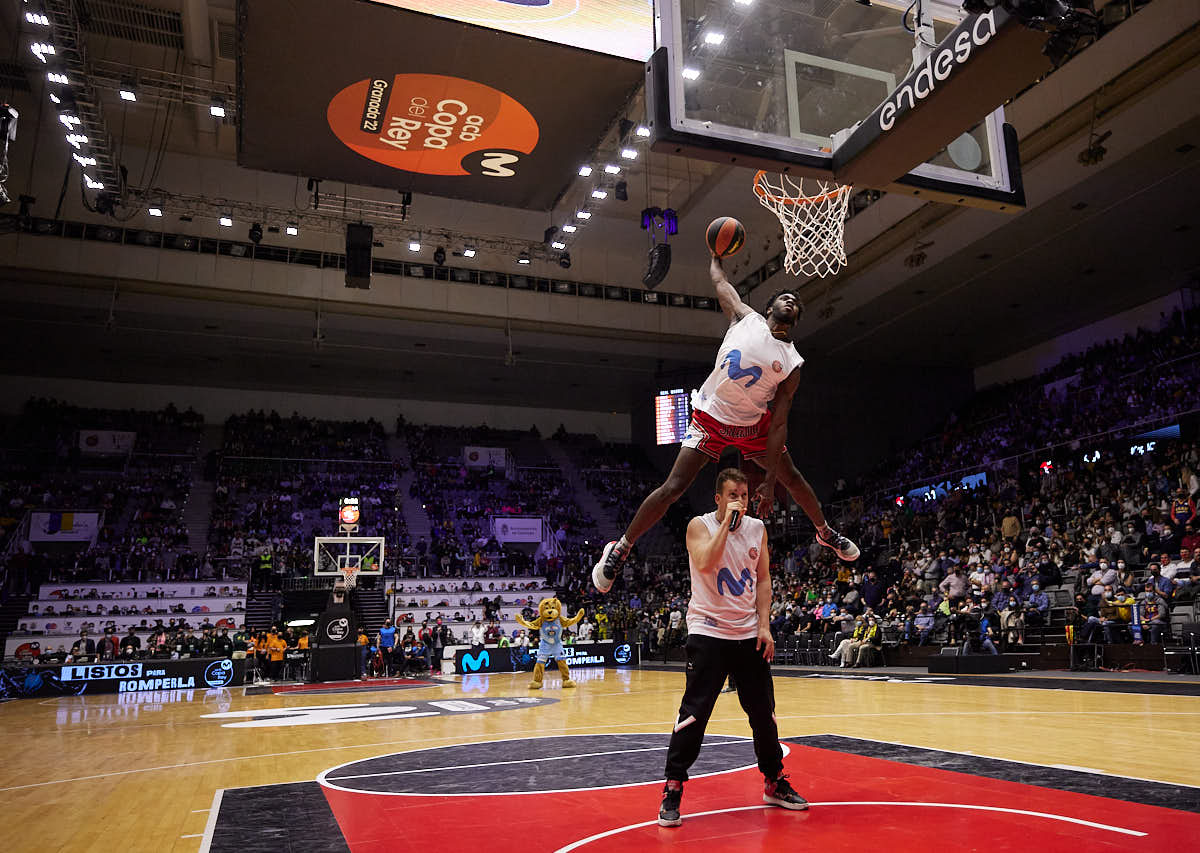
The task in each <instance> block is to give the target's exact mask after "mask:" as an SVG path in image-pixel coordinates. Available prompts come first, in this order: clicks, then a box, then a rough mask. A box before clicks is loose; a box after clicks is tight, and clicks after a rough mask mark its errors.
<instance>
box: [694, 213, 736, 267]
mask: <svg viewBox="0 0 1200 853" xmlns="http://www.w3.org/2000/svg"><path fill="white" fill-rule="evenodd" d="M704 239H705V241H706V242H707V243H708V250H709V251H710V252H712V253H713V254H714V255H716V256H717V257H718V258H724V257H728V256H729V255H732V254H734V253H735V252H737V250H738V249H740V248H742V244H743V243H745V242H746V229H745V228H743V227H742V223H740V222H738V221H737V220H736V219H734V218H733V217H732V216H718V217H717V218H716V219H714V220H713V221H712V222H710V223H708V229H707V230H706V231H705V232H704Z"/></svg>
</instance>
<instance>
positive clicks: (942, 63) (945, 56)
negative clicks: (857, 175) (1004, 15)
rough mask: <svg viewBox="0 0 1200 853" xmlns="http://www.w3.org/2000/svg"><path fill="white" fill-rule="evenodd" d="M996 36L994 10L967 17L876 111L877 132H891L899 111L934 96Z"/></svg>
mask: <svg viewBox="0 0 1200 853" xmlns="http://www.w3.org/2000/svg"><path fill="white" fill-rule="evenodd" d="M995 35H996V10H995V9H992V10H991V11H989V12H988V13H987V14H985V15H976V16H974V17H973V18H967V19H966V20H964V21H963V22H962V23H961V24H959V25H958V27H957V28H956V30H955V32H953V33H951V34H950V35H949V36H947V38H946V39H945V40H944V41H943V42H942V43H941V44H940V45H939V46H938V49H937V50H935V51H934V52H933V53H931V54H930V55H929V56H928V57H927V58H926V59H925V61H924V62H923V63H921V66H920V68H918V69H917V70H916V72H915V73H911V74H909V75H908V76H907V77H906V78H904V82H902V83H901V84H900V85H899V86H898V87H897V88H896V91H895V92H893V93H892V94H891V96H890V97H889V98H888V99H887V100H886V101H884V102H883V106H881V107H880V108H879V129H880V130H885V131H886V130H891V129H892V127H894V126H895V124H896V117H897V115H899V114H900V112H901V111H902V110H911V109H914V108H915V107H916V105H917V102H918V101H922V100H924V99H925V98H928V97H929V96H930V95H931V94H933V90H934V89H935V88H936V87H937V84H938V83H940V82H942V81H944V80H945V79H946V78H948V77H949V76H950V75H951V74H952V73H953V72H954V71H955V69H957V68H958V67H959V66H961V65H965V64H966V63H967V62H968V61H969V60H970V58H971V54H972V52H973V51H974V50H975V49H976V48H979V47H983V46H984V45H985V44H987V43H988V42H989V41H991V40H992V37H993V36H995Z"/></svg>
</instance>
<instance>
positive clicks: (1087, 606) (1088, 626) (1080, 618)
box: [1068, 592, 1101, 643]
mask: <svg viewBox="0 0 1200 853" xmlns="http://www.w3.org/2000/svg"><path fill="white" fill-rule="evenodd" d="M1099 602H1100V596H1097V595H1092V594H1090V593H1088V594H1086V595H1085V594H1084V593H1082V592H1077V593H1075V606H1074V608H1072V610H1071V612H1070V614H1069V616H1068V619H1069V623H1070V624H1069V625H1068V627H1069V629H1070V632H1069V634H1068V639H1071V640H1072V641H1073V642H1076V643H1095V642H1098V641H1099V640H1100V638H1101V626H1100V606H1099ZM1071 634H1073V635H1074V636H1073V637H1071Z"/></svg>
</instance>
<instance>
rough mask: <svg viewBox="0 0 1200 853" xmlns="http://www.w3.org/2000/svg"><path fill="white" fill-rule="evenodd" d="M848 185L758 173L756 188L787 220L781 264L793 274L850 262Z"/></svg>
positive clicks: (822, 272)
mask: <svg viewBox="0 0 1200 853" xmlns="http://www.w3.org/2000/svg"><path fill="white" fill-rule="evenodd" d="M850 190H851V188H850V186H849V185H843V184H839V183H837V182H835V181H819V180H816V179H814V178H799V179H795V180H793V179H792V178H790V177H788V176H787V175H782V174H780V175H768V174H767V173H766V172H758V173H757V174H756V175H755V176H754V194H755V195H756V196H758V201H759V203H760V204H762V206H763V207H765V208H766V209H767V210H769V211H771V212H772V213H774V214H775V215H776V216H777V217H779V224H780V225H782V226H783V248H784V257H783V266H784V269H786V270H787V271H788V272H789V273H790V274H791V275H794V276H805V277H807V278H811V277H813V276H818V277H821V278H824V277H825V276H827V275H834V274H836V273H837V272H839V271H840V270H841V269H842V267H844V266H845V265H846V242H845V235H844V231H845V225H846V207H847V206H848V205H849V203H850Z"/></svg>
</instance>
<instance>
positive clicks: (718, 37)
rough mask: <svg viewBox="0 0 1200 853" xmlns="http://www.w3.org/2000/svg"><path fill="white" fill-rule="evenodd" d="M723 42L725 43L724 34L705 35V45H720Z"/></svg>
mask: <svg viewBox="0 0 1200 853" xmlns="http://www.w3.org/2000/svg"><path fill="white" fill-rule="evenodd" d="M723 41H725V34H724V33H705V34H704V43H705V44H712V45H718V44H720V43H721V42H723Z"/></svg>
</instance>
